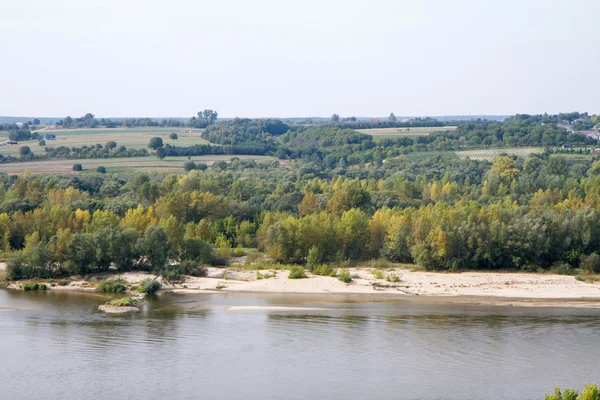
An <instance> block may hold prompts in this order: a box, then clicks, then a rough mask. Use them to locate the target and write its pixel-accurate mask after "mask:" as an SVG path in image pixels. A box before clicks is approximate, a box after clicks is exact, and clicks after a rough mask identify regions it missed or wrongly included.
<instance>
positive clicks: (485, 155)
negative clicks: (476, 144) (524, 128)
mask: <svg viewBox="0 0 600 400" xmlns="http://www.w3.org/2000/svg"><path fill="white" fill-rule="evenodd" d="M543 151H544V149H542V148H540V147H515V148H500V149H485V150H466V151H457V152H456V154H457V155H458V157H459V158H460V159H461V160H464V159H465V158H467V157H468V158H470V159H471V160H485V161H494V158H496V157H498V156H499V155H503V154H507V155H509V156H513V155H514V156H518V157H522V158H527V157H528V156H529V155H530V154H534V153H542V152H543Z"/></svg>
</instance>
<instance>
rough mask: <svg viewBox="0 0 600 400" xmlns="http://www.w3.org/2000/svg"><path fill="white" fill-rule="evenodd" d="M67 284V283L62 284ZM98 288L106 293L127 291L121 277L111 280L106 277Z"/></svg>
mask: <svg viewBox="0 0 600 400" xmlns="http://www.w3.org/2000/svg"><path fill="white" fill-rule="evenodd" d="M61 286H66V285H61ZM98 289H99V290H100V291H101V292H104V293H123V292H125V291H127V286H125V285H123V281H122V280H120V279H117V280H110V279H105V280H103V281H102V282H100V284H99V285H98Z"/></svg>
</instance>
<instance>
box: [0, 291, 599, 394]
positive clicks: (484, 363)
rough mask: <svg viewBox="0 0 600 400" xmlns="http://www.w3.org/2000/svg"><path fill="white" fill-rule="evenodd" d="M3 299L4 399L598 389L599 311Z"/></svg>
mask: <svg viewBox="0 0 600 400" xmlns="http://www.w3.org/2000/svg"><path fill="white" fill-rule="evenodd" d="M106 300H107V298H106V297H105V296H102V295H100V294H85V293H72V292H71V293H65V292H62V293H58V292H19V291H10V290H0V354H1V358H0V364H1V370H2V374H1V375H0V376H1V377H0V398H3V399H40V398H44V399H78V400H79V399H86V400H92V399H107V398H121V399H166V398H168V399H201V398H202V399H257V400H258V399H261V400H263V399H344V400H347V399H350V400H353V399H357V400H358V399H361V400H362V399H461V400H463V399H491V398H494V399H519V400H522V399H542V398H543V395H544V394H545V393H549V392H550V391H551V390H552V387H553V386H554V385H555V384H560V385H563V386H564V385H566V386H573V387H581V386H582V385H583V383H584V382H586V381H588V382H597V383H600V364H599V362H598V360H599V358H598V354H600V310H584V309H568V308H518V307H499V306H482V305H479V306H477V305H465V304H448V303H444V302H441V301H422V300H419V299H414V298H400V297H374V296H365V295H363V296H356V295H354V296H348V295H292V294H248V293H222V294H221V293H217V294H197V295H174V294H164V295H160V296H152V297H150V298H149V300H148V302H147V304H146V305H145V306H144V307H143V309H142V311H141V312H140V313H137V314H127V315H107V314H103V313H101V312H98V311H97V306H98V305H99V304H102V303H104V302H105V301H106Z"/></svg>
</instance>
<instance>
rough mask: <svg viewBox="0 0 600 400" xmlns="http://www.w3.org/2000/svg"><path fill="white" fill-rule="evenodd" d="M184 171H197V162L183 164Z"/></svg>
mask: <svg viewBox="0 0 600 400" xmlns="http://www.w3.org/2000/svg"><path fill="white" fill-rule="evenodd" d="M183 169H184V170H185V171H191V170H194V169H196V163H195V162H193V161H188V162H186V163H185V164H183Z"/></svg>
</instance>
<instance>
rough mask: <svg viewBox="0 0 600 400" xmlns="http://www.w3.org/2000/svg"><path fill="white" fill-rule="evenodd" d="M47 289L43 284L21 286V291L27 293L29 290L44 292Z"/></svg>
mask: <svg viewBox="0 0 600 400" xmlns="http://www.w3.org/2000/svg"><path fill="white" fill-rule="evenodd" d="M46 289H48V287H47V286H46V285H45V284H43V283H24V284H23V290H24V291H29V290H46Z"/></svg>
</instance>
